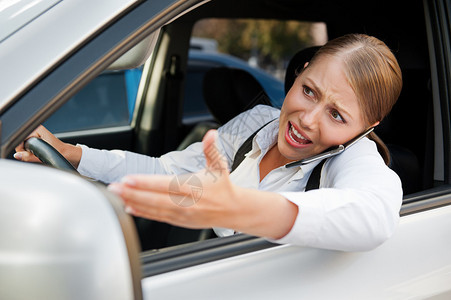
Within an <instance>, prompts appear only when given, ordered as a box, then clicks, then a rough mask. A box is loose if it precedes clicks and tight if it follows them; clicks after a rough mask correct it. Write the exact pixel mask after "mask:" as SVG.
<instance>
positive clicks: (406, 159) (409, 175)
mask: <svg viewBox="0 0 451 300" xmlns="http://www.w3.org/2000/svg"><path fill="white" fill-rule="evenodd" d="M319 48H320V47H319V46H313V47H309V48H305V49H302V50H300V51H299V52H297V53H296V54H295V55H294V56H293V58H292V59H291V60H290V62H289V64H288V67H287V71H286V74H285V93H288V91H289V90H290V88H291V86H292V85H293V83H294V81H295V79H296V77H297V75H298V74H299V71H300V69H301V68H303V66H304V64H305V63H306V62H308V61H309V60H310V59H311V58H312V57H313V55H314V54H315V53H316V51H318V49H319ZM399 102H402V101H400V100H398V103H399ZM398 103H397V104H395V107H394V108H393V111H394V112H396V111H397V106H400V104H398ZM396 119H397V118H396V116H395V114H394V113H393V112H392V113H390V115H389V117H388V118H386V119H384V120H383V121H382V122H381V124H380V125H379V126H378V127H377V128H376V130H375V132H377V134H378V136H379V137H380V138H381V139H382V140H384V141H386V140H388V141H390V143H387V148H388V150H389V152H390V157H391V161H390V164H389V167H390V168H391V169H392V170H393V171H395V172H396V173H397V174H398V176H399V177H400V179H401V182H402V187H403V191H404V194H405V195H406V194H411V193H414V192H417V191H419V190H421V187H422V181H421V171H420V163H419V160H418V158H417V155H416V154H415V153H414V152H413V151H411V150H409V149H408V148H406V147H404V146H403V145H404V144H398V143H396V140H393V139H392V138H391V137H392V136H396V134H397V129H398V126H397V125H396ZM395 143H396V144H395Z"/></svg>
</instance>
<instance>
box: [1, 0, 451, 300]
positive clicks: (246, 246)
mask: <svg viewBox="0 0 451 300" xmlns="http://www.w3.org/2000/svg"><path fill="white" fill-rule="evenodd" d="M208 18H217V19H222V20H224V19H227V20H228V19H234V18H238V19H240V20H242V19H249V18H253V19H267V20H279V21H281V22H284V21H288V20H290V21H302V22H321V24H323V25H324V26H325V27H324V28H326V29H327V35H328V37H329V38H333V37H336V36H339V35H343V34H345V33H351V32H362V33H368V34H371V35H375V36H377V37H379V38H381V39H382V40H383V41H385V42H386V43H387V44H388V45H389V47H391V48H392V49H393V51H394V53H395V55H396V56H397V58H398V60H399V62H400V65H401V68H402V71H403V77H404V88H403V92H402V94H401V97H400V100H399V102H398V103H397V104H396V106H395V108H394V109H393V111H392V113H391V114H390V115H389V117H388V119H387V120H386V121H384V123H383V124H381V128H380V129H379V132H378V134H379V136H381V137H382V139H383V140H384V141H385V142H386V143H387V144H389V145H391V149H394V150H393V151H394V152H393V157H394V158H396V159H395V164H396V166H395V165H393V168H394V169H396V171H397V172H398V174H399V175H400V177H401V179H402V181H403V187H404V191H405V195H404V204H403V206H402V209H401V221H400V224H399V227H398V228H397V230H396V232H395V234H394V236H393V237H391V238H390V239H389V240H388V241H387V242H385V243H384V244H383V245H381V246H380V247H378V248H376V249H374V250H372V251H368V252H358V253H345V252H339V251H329V250H322V249H314V248H308V247H295V246H291V245H276V244H272V243H270V242H268V241H267V240H265V239H263V238H256V237H252V236H247V235H236V236H232V237H227V238H215V237H213V236H212V235H211V232H210V231H209V229H205V230H201V231H192V230H188V229H183V228H175V227H173V226H170V225H168V224H162V223H157V222H152V221H145V220H142V219H135V218H132V217H130V216H129V215H127V214H126V213H125V212H124V209H123V207H122V205H121V201H120V199H118V198H117V197H115V196H114V195H113V194H111V193H109V192H108V191H107V190H106V188H105V186H104V185H103V184H102V183H97V182H92V181H89V180H88V179H85V178H82V177H80V176H78V175H77V174H73V173H71V172H65V171H61V170H57V169H54V168H48V167H46V166H44V165H40V164H39V165H33V164H27V163H21V162H17V161H15V160H14V159H12V154H13V153H14V148H15V146H16V145H18V144H19V143H20V142H21V141H23V140H24V139H25V138H26V137H27V135H28V134H29V133H30V132H32V130H33V129H34V128H36V127H37V126H38V125H39V124H41V123H43V122H45V120H46V119H48V118H49V116H51V115H52V114H53V113H54V112H55V111H56V110H57V109H58V108H59V107H61V106H63V105H64V104H65V102H66V101H67V100H68V99H70V98H71V97H72V96H74V95H76V94H77V92H79V91H80V90H81V89H82V88H83V87H84V86H86V85H87V84H88V83H89V82H90V81H92V80H93V79H94V78H95V77H96V76H97V75H99V74H100V73H102V72H103V71H105V70H107V69H108V70H125V69H133V68H136V67H140V66H142V65H143V64H144V67H143V75H142V78H141V81H140V86H139V89H138V91H137V95H136V104H135V109H134V112H133V117H132V118H131V120H130V122H129V123H128V124H126V125H124V124H122V125H121V126H110V127H99V128H95V129H90V130H83V131H70V130H68V131H66V132H63V133H60V134H59V137H60V138H62V139H63V140H65V141H68V142H73V143H82V144H87V145H89V146H92V147H95V148H106V149H112V148H119V149H126V150H132V151H135V152H141V153H144V154H147V155H151V156H159V155H161V154H163V153H165V152H167V151H169V150H172V149H175V148H176V147H177V145H178V144H179V143H180V142H181V141H182V140H184V139H185V138H186V135H188V133H189V132H190V131H191V129H192V126H193V125H194V124H189V125H187V124H183V123H182V122H180V120H181V113H180V114H174V113H172V114H170V113H165V112H166V111H168V110H169V109H171V110H172V111H180V112H181V111H182V110H183V103H182V101H181V99H183V94H184V88H185V86H184V85H183V83H184V80H186V78H185V77H184V74H185V73H186V68H187V58H188V50H189V41H190V38H191V34H192V32H193V27H194V25H195V24H196V23H197V22H199V21H200V20H205V19H208ZM450 18H451V4H450V2H449V0H424V1H421V0H408V1H407V0H405V1H402V0H399V1H389V0H378V1H370V2H369V1H357V0H350V1H344V0H315V1H311V0H297V1H295V0H264V1H262V0H240V1H232V0H229V1H225V0H211V1H198V0H149V1H138V0H96V1H92V0H65V1H59V0H40V1H35V0H17V1H0V155H1V160H0V204H1V210H0V231H1V234H0V236H1V238H0V299H46V300H48V299H58V300H61V299H180V298H184V299H274V298H280V299H451V284H450V283H451V255H450V253H451V185H450V174H451V159H450V154H451V148H450V147H451V132H450V128H451V126H450V124H451V120H450V117H451V110H450V105H451V50H450V49H451V35H450V30H451V26H450V24H451V19H450ZM303 24H304V23H303ZM312 34H314V33H313V31H312ZM293 54H294V53H293ZM104 100H105V101H106V102H105V103H103V102H102V103H101V104H102V105H104V107H105V114H104V115H99V116H98V117H99V119H104V118H109V117H111V116H110V115H109V112H108V107H109V105H108V98H107V97H106V98H105V99H102V101H104ZM99 101H100V100H99ZM126 101H127V99H124V103H126ZM68 103H69V102H68ZM98 104H99V103H96V105H98ZM79 117H80V118H83V115H82V114H81V115H80V116H79ZM173 126H176V127H173ZM174 132H176V133H177V134H175V135H173V134H170V133H174ZM177 135H178V136H177ZM174 136H175V138H171V137H174ZM38 150H39V149H38ZM40 150H42V149H40ZM45 151H46V150H45V149H44V152H45ZM47 155H48V156H49V157H50V158H51V159H50V160H51V161H52V159H53V158H54V154H53V153H48V154H47Z"/></svg>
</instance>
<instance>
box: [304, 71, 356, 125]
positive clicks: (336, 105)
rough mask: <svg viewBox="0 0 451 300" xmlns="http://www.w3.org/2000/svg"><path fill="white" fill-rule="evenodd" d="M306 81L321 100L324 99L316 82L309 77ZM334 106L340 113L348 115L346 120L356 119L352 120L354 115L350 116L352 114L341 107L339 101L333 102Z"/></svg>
mask: <svg viewBox="0 0 451 300" xmlns="http://www.w3.org/2000/svg"><path fill="white" fill-rule="evenodd" d="M305 81H306V82H307V81H308V83H307V84H308V85H311V86H312V88H313V90H314V91H315V92H316V93H317V94H318V96H319V98H320V99H321V98H322V97H323V93H322V92H321V88H319V87H318V86H317V85H316V84H315V82H314V81H313V80H312V79H310V78H308V77H306V78H305ZM332 105H333V106H334V107H335V108H336V109H337V110H338V111H340V113H341V114H344V115H347V118H346V119H349V118H351V119H354V118H352V115H351V114H350V113H349V112H348V111H347V110H346V109H345V108H344V107H343V106H342V105H340V104H339V103H337V101H336V100H335V99H333V100H332Z"/></svg>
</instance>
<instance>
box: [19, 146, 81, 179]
mask: <svg viewBox="0 0 451 300" xmlns="http://www.w3.org/2000/svg"><path fill="white" fill-rule="evenodd" d="M24 147H25V149H26V150H28V151H30V152H31V153H33V154H34V155H35V156H36V157H37V158H39V160H40V161H42V162H43V163H44V164H45V165H48V166H52V167H54V168H57V169H60V170H65V171H71V172H77V170H76V169H75V168H74V167H73V166H72V164H71V163H70V162H69V161H68V160H67V159H66V158H64V156H62V155H61V153H59V152H58V151H57V150H56V149H55V148H53V147H52V146H51V145H50V144H49V143H47V142H46V141H44V140H42V139H39V138H36V137H31V138H29V139H27V140H26V141H25V143H24ZM77 173H78V172H77Z"/></svg>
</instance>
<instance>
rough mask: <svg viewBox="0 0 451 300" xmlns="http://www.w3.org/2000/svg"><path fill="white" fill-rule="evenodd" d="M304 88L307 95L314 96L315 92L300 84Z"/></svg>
mask: <svg viewBox="0 0 451 300" xmlns="http://www.w3.org/2000/svg"><path fill="white" fill-rule="evenodd" d="M302 87H303V89H304V94H305V95H307V96H309V97H315V93H314V92H313V91H312V90H311V89H310V88H309V87H308V86H306V85H303V86H302Z"/></svg>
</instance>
